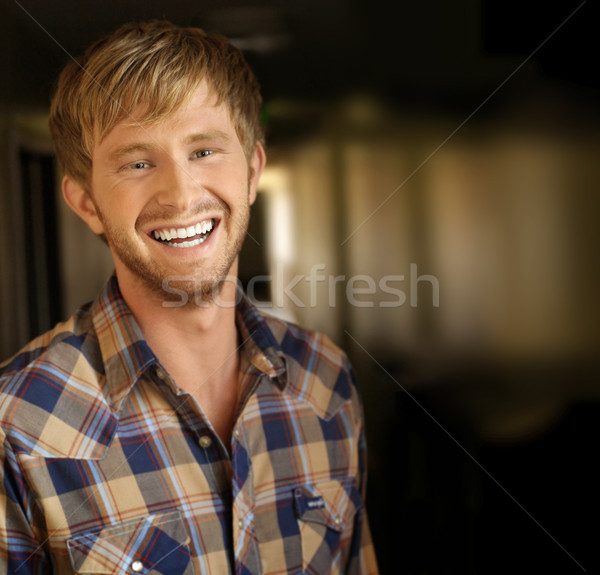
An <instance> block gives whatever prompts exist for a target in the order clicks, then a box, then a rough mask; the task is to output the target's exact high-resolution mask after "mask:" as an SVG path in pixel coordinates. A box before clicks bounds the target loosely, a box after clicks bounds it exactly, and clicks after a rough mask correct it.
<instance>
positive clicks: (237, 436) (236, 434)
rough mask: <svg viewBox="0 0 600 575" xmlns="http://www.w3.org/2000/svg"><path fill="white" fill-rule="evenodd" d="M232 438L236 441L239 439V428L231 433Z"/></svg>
mask: <svg viewBox="0 0 600 575" xmlns="http://www.w3.org/2000/svg"><path fill="white" fill-rule="evenodd" d="M233 437H235V438H236V439H239V438H240V428H239V427H236V428H235V430H234V432H233Z"/></svg>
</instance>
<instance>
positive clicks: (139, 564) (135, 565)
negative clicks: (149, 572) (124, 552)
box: [131, 561, 144, 573]
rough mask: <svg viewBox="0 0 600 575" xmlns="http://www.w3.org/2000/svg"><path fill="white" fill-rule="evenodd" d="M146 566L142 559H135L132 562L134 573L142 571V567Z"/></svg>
mask: <svg viewBox="0 0 600 575" xmlns="http://www.w3.org/2000/svg"><path fill="white" fill-rule="evenodd" d="M143 568H144V564H143V563H142V562H141V561H134V562H133V563H132V564H131V570H132V571H133V572H134V573H140V572H141V571H142V569H143Z"/></svg>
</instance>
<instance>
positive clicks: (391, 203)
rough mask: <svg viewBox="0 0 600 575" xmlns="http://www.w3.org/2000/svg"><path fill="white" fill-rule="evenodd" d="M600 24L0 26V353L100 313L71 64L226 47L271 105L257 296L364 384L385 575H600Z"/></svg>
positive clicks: (405, 5) (462, 7)
mask: <svg viewBox="0 0 600 575" xmlns="http://www.w3.org/2000/svg"><path fill="white" fill-rule="evenodd" d="M598 12H599V10H598V7H597V3H593V2H591V1H587V2H579V1H575V2H571V1H563V2H561V3H555V4H552V5H550V4H549V3H546V2H541V1H533V2H516V0H507V1H504V2H493V1H491V0H459V1H455V2H442V1H434V2H427V3H415V2H410V3H409V2H397V3H393V4H392V3H388V2H383V0H368V1H367V0H354V1H342V0H320V1H319V2H316V1H314V0H304V1H303V2H291V1H287V2H285V1H283V0H276V1H268V2H267V1H261V0H252V1H249V2H241V1H223V0H220V1H217V0H207V1H204V2H190V1H186V0H171V1H170V2H169V3H168V5H167V3H166V2H159V1H156V0H146V1H144V2H140V1H134V0H121V1H120V2H105V1H99V0H92V1H89V2H86V3H74V2H69V1H67V0H53V1H52V2H46V1H42V0H19V2H15V1H13V0H2V3H1V4H0V72H1V79H0V151H1V153H0V266H1V267H0V314H1V315H0V352H1V353H0V355H1V357H2V358H5V357H8V356H9V355H11V354H12V353H14V352H16V351H17V350H18V349H19V348H20V347H21V346H22V345H23V344H25V343H26V342H27V341H28V340H29V339H31V338H32V337H34V336H35V335H37V334H38V333H40V332H42V331H45V330H46V329H48V328H49V327H51V326H52V325H53V324H54V323H56V322H57V321H60V320H61V319H64V318H66V317H68V316H69V315H70V314H71V313H72V312H73V311H74V310H75V309H76V308H77V307H78V306H79V305H80V304H81V303H82V302H84V301H87V300H89V299H92V298H93V297H94V296H95V295H96V293H97V291H98V289H99V288H100V286H101V285H102V284H103V283H104V281H105V279H106V278H107V276H108V275H109V274H110V273H111V270H112V266H111V261H110V258H109V254H108V251H107V250H106V249H105V248H104V246H103V244H101V242H100V241H98V240H97V239H96V238H94V237H92V235H91V233H89V232H88V230H87V229H86V228H85V226H84V225H83V224H81V223H80V222H78V221H77V220H76V219H75V216H73V215H72V214H70V213H69V212H68V211H67V209H66V208H65V207H64V205H63V203H62V200H61V198H60V191H59V185H58V182H59V180H60V175H59V174H58V173H57V171H56V167H55V165H54V161H53V153H52V144H51V141H50V139H49V136H48V130H47V125H46V122H47V112H48V103H49V94H50V93H51V91H52V86H53V82H54V80H55V78H56V76H57V74H58V71H59V70H60V68H61V67H62V66H63V65H64V64H65V63H66V62H67V61H68V59H69V57H70V56H71V55H78V54H80V53H81V52H82V51H83V50H84V48H85V47H86V46H87V45H88V44H90V43H91V42H92V41H93V40H95V39H96V38H97V37H99V36H100V35H103V34H105V33H108V32H110V31H112V30H113V29H114V28H115V27H116V26H117V25H118V24H121V23H123V22H125V21H129V20H142V19H150V18H167V19H169V20H172V21H174V22H176V23H178V24H182V25H196V26H200V27H203V28H205V29H208V30H211V31H218V32H221V33H223V34H225V35H227V36H229V37H230V38H232V39H233V41H234V42H235V43H236V44H237V45H238V46H239V47H240V48H241V49H243V50H244V51H245V52H246V55H247V59H248V60H249V62H250V63H251V65H252V66H253V68H254V70H255V71H256V73H257V76H258V78H259V81H260V83H261V85H262V88H263V94H264V98H265V110H264V121H265V124H266V129H267V154H268V165H267V169H266V171H265V174H264V177H263V179H262V182H261V189H260V194H259V198H258V200H257V203H256V205H255V206H254V208H253V209H254V211H253V218H252V222H251V229H250V235H251V238H249V239H248V240H247V241H246V245H245V247H244V251H245V254H244V256H243V257H242V264H243V265H242V267H241V269H240V278H241V280H242V281H243V283H244V284H245V285H246V286H247V288H248V290H249V291H250V292H251V294H252V295H253V296H254V297H255V299H256V300H257V301H258V302H260V303H261V305H262V306H263V307H264V308H265V310H266V311H267V312H270V313H274V314H276V315H280V316H282V317H286V318H289V319H292V320H293V321H296V322H297V323H300V324H301V325H303V326H305V327H308V328H311V329H316V330H320V331H322V332H325V333H326V334H328V335H329V336H330V337H331V338H332V339H333V340H334V341H336V342H337V343H338V344H339V345H341V346H342V347H343V348H344V349H345V350H346V351H347V353H348V354H349V356H350V358H351V360H352V362H353V364H354V366H355V368H356V371H357V373H358V376H359V380H360V384H361V390H362V394H363V398H364V403H365V413H366V421H367V433H368V440H369V446H370V461H369V481H370V483H369V492H368V503H367V504H368V507H369V513H370V519H371V528H372V531H373V534H374V539H375V544H376V549H377V552H378V556H379V561H380V564H381V571H382V573H386V574H387V573H390V574H408V575H413V574H414V575H417V574H418V575H422V574H433V573H436V574H437V573H507V572H509V573H525V572H528V573H529V572H533V573H541V572H552V573H581V572H594V570H595V569H597V567H598V558H597V553H593V552H592V550H593V549H594V547H595V545H596V544H597V539H598V528H597V526H596V525H597V516H598V513H599V512H600V505H599V500H598V493H597V491H598V490H597V485H598V480H599V479H600V474H599V473H598V471H597V469H596V466H595V465H594V464H593V459H594V458H595V456H594V455H593V454H594V453H596V444H597V439H598V431H597V423H598V421H599V420H598V415H599V403H598V401H599V398H600V387H599V385H598V384H599V375H600V370H599V368H598V358H599V353H598V352H599V343H600V327H599V326H600V304H599V303H598V299H599V297H600V296H599V294H600V271H599V266H598V246H599V245H600V242H599V240H600V231H599V227H598V215H599V207H600V193H599V192H600V189H599V188H600V186H599V181H600V179H599V178H600V162H598V157H599V152H600V139H599V137H598V136H599V128H600V116H599V112H598V103H599V100H598V95H599V88H600V82H599V79H598V66H597V59H598V56H599V55H600V51H599V49H598V48H599V46H598V42H599V40H598V35H597V31H596V27H597V23H598V16H599V13H598Z"/></svg>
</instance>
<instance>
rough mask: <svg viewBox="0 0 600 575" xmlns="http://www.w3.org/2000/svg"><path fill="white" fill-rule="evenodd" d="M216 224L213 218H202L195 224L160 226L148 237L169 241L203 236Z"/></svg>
mask: <svg viewBox="0 0 600 575" xmlns="http://www.w3.org/2000/svg"><path fill="white" fill-rule="evenodd" d="M215 224H216V219H215V218H204V219H202V220H198V221H197V222H194V223H191V224H187V225H181V224H177V225H175V224H173V225H170V226H161V227H159V228H154V229H153V230H152V231H151V232H150V235H151V236H153V237H154V238H155V239H159V238H160V239H162V240H167V241H168V240H171V239H174V238H181V239H185V238H189V237H194V236H196V235H198V234H205V233H206V232H208V231H210V230H212V229H214V227H215Z"/></svg>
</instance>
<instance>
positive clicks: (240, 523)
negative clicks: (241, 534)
mask: <svg viewBox="0 0 600 575" xmlns="http://www.w3.org/2000/svg"><path fill="white" fill-rule="evenodd" d="M238 527H239V528H240V529H243V528H244V522H243V521H242V520H241V519H240V520H239V521H238Z"/></svg>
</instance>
